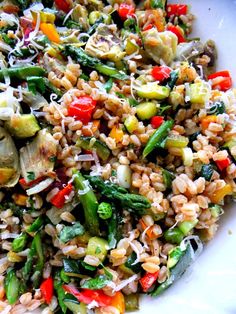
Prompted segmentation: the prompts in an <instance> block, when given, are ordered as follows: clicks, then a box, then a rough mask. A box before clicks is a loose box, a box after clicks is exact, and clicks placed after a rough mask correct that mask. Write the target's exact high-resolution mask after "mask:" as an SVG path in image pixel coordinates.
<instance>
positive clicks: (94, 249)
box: [86, 237, 109, 262]
mask: <svg viewBox="0 0 236 314" xmlns="http://www.w3.org/2000/svg"><path fill="white" fill-rule="evenodd" d="M108 249H109V246H108V243H107V241H106V240H105V239H102V238H99V237H93V238H90V239H89V242H88V246H87V250H86V253H87V255H93V256H96V257H97V258H98V259H99V260H100V261H101V262H103V261H104V259H105V258H106V255H107V251H108Z"/></svg>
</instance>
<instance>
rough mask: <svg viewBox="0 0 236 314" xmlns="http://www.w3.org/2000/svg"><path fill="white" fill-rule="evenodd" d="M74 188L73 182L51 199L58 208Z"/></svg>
mask: <svg viewBox="0 0 236 314" xmlns="http://www.w3.org/2000/svg"><path fill="white" fill-rule="evenodd" d="M72 190H73V186H72V184H71V183H69V184H67V186H66V187H64V189H62V190H61V191H59V192H58V193H57V194H56V195H55V196H53V198H52V199H51V200H50V203H52V205H54V206H55V207H57V208H62V207H63V206H64V204H65V201H66V196H68V195H70V193H71V191H72Z"/></svg>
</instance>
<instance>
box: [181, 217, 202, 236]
mask: <svg viewBox="0 0 236 314" xmlns="http://www.w3.org/2000/svg"><path fill="white" fill-rule="evenodd" d="M197 223H198V219H194V220H192V221H183V222H181V223H179V224H178V227H179V230H180V231H181V232H182V233H183V234H184V235H185V236H186V235H188V234H189V232H190V231H191V230H192V229H193V228H194V227H195V226H196V224H197Z"/></svg>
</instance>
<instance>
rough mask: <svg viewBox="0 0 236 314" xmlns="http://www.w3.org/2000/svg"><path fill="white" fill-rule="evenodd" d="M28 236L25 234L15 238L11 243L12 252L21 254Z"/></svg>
mask: <svg viewBox="0 0 236 314" xmlns="http://www.w3.org/2000/svg"><path fill="white" fill-rule="evenodd" d="M27 239H28V235H27V233H24V232H23V233H22V234H20V235H19V237H17V238H15V239H14V240H13V242H12V251H13V252H21V251H23V250H24V248H25V246H26V243H27Z"/></svg>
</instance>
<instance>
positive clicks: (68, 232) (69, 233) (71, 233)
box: [60, 222, 85, 243]
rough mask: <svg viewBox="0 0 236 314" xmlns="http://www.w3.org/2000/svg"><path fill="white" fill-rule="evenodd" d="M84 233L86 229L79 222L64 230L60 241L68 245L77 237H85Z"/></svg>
mask: <svg viewBox="0 0 236 314" xmlns="http://www.w3.org/2000/svg"><path fill="white" fill-rule="evenodd" d="M84 233H85V230H84V227H83V226H82V225H81V224H80V223H79V222H76V223H75V224H74V225H73V226H66V227H64V228H63V229H62V231H61V232H60V241H61V242H64V243H66V242H68V241H69V240H71V239H73V238H75V237H77V236H81V235H83V234H84Z"/></svg>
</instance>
